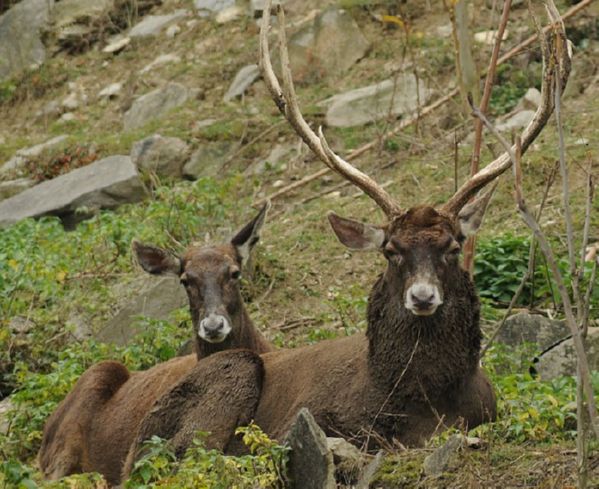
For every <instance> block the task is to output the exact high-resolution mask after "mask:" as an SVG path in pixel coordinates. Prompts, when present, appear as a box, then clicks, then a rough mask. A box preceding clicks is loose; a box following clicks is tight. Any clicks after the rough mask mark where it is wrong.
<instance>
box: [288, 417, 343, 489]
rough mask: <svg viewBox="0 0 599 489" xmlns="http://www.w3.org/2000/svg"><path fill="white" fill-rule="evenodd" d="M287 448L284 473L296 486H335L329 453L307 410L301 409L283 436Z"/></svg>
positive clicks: (299, 488)
mask: <svg viewBox="0 0 599 489" xmlns="http://www.w3.org/2000/svg"><path fill="white" fill-rule="evenodd" d="M287 443H288V444H289V447H290V448H291V452H290V454H289V465H288V473H289V477H290V479H291V487H293V488H296V489H335V488H336V487H337V484H336V483H335V466H334V464H333V454H332V453H331V452H330V450H329V449H328V447H327V439H326V437H325V434H324V432H323V431H322V430H321V429H320V427H319V426H318V424H317V423H316V421H315V420H314V418H313V417H312V415H311V414H310V411H308V410H307V409H306V408H302V409H300V410H299V412H298V413H297V417H296V418H295V421H294V422H293V425H292V426H291V429H290V430H289V434H288V435H287Z"/></svg>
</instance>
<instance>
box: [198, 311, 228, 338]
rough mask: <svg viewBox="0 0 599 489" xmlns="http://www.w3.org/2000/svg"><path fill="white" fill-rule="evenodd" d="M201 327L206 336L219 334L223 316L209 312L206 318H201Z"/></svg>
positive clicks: (222, 325) (222, 326)
mask: <svg viewBox="0 0 599 489" xmlns="http://www.w3.org/2000/svg"><path fill="white" fill-rule="evenodd" d="M201 326H202V328H204V331H205V332H206V335H208V336H215V335H218V334H220V332H221V330H222V329H223V328H224V326H225V318H224V317H222V316H221V315H219V314H210V315H209V316H208V317H207V318H204V319H202V322H201Z"/></svg>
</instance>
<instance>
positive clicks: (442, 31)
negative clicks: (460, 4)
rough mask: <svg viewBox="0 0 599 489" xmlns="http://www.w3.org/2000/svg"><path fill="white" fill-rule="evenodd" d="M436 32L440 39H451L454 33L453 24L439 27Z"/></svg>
mask: <svg viewBox="0 0 599 489" xmlns="http://www.w3.org/2000/svg"><path fill="white" fill-rule="evenodd" d="M435 32H436V33H437V35H438V36H439V37H451V34H452V33H453V27H452V26H451V23H449V24H443V25H440V26H438V27H437V28H436V29H435Z"/></svg>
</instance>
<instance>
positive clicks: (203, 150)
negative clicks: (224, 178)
mask: <svg viewBox="0 0 599 489" xmlns="http://www.w3.org/2000/svg"><path fill="white" fill-rule="evenodd" d="M231 148H232V144H231V143H229V142H226V141H215V142H210V143H206V144H204V145H202V146H201V147H200V148H198V149H197V150H196V151H195V152H194V153H193V154H192V155H191V157H190V158H189V161H188V162H187V163H186V164H185V166H184V167H183V176H184V177H186V178H191V179H192V180H197V179H198V178H202V177H215V176H217V175H219V174H220V171H221V168H222V166H223V164H224V163H225V161H226V158H227V155H228V154H229V153H230V151H231Z"/></svg>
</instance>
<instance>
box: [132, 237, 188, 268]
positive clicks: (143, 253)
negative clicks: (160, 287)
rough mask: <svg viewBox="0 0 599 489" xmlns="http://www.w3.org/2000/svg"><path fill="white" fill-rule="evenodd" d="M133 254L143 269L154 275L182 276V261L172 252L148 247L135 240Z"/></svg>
mask: <svg viewBox="0 0 599 489" xmlns="http://www.w3.org/2000/svg"><path fill="white" fill-rule="evenodd" d="M131 248H132V249H133V253H134V254H135V257H136V258H137V262H138V263H139V264H140V265H141V267H142V268H143V269H144V270H145V271H146V272H148V273H151V274H152V275H162V274H165V273H172V274H175V275H181V259H180V258H178V257H177V256H175V255H173V254H172V253H171V252H170V251H167V250H163V249H162V248H159V247H157V246H152V245H146V244H143V243H140V242H139V241H136V240H133V242H132V243H131Z"/></svg>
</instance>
